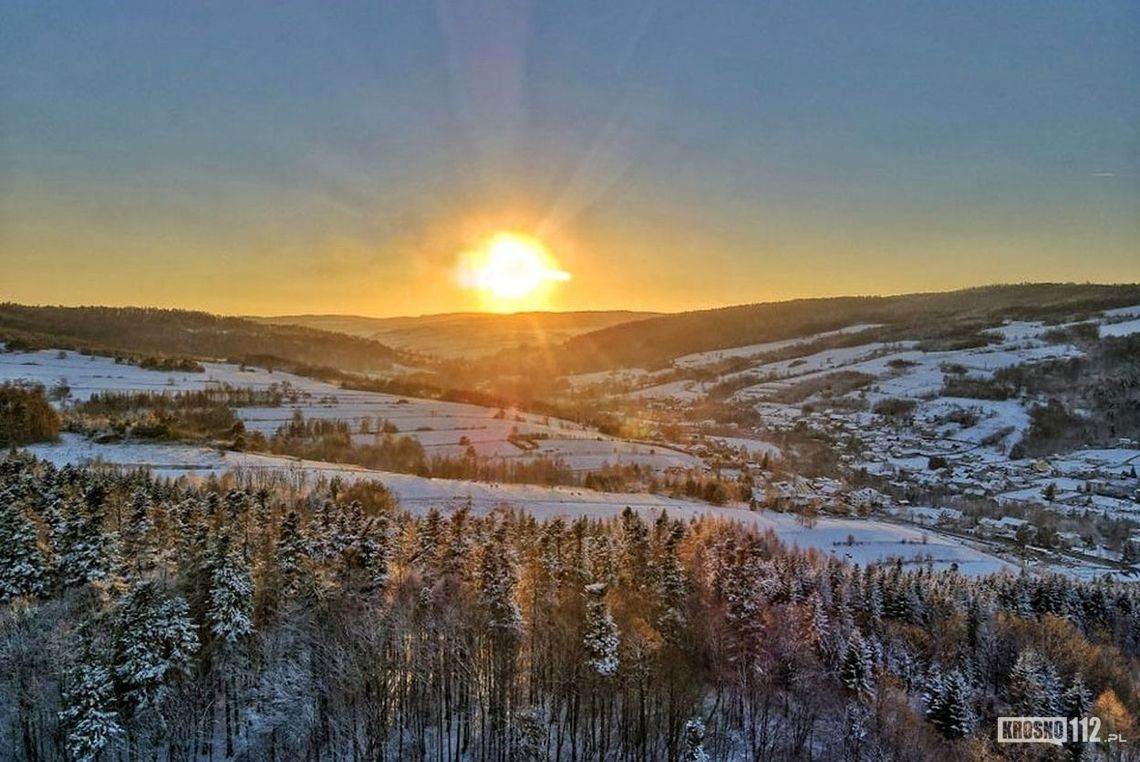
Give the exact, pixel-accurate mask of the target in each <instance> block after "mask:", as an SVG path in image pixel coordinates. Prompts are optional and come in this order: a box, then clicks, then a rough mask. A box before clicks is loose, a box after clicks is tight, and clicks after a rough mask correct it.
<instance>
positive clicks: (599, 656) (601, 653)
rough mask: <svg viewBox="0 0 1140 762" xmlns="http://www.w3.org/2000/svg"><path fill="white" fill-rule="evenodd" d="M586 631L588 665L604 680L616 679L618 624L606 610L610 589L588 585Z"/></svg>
mask: <svg viewBox="0 0 1140 762" xmlns="http://www.w3.org/2000/svg"><path fill="white" fill-rule="evenodd" d="M585 595H586V627H585V630H586V631H585V635H584V636H583V638H582V645H583V647H584V648H585V650H586V664H587V665H588V666H589V667H590V669H591V670H593V671H594V672H595V673H597V674H599V675H601V676H602V677H612V676H613V675H615V674H617V671H618V645H619V644H620V640H619V638H618V629H617V624H615V623H614V619H613V617H612V616H610V611H609V608H608V607H607V606H606V585H605V583H603V582H595V583H593V584H590V585H586V588H585Z"/></svg>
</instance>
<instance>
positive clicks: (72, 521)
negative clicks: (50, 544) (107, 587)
mask: <svg viewBox="0 0 1140 762" xmlns="http://www.w3.org/2000/svg"><path fill="white" fill-rule="evenodd" d="M105 494H106V493H105V491H104V489H103V488H102V487H101V486H99V485H93V486H92V487H91V488H90V489H88V490H87V492H86V494H85V495H84V496H83V498H82V499H79V500H75V501H72V502H71V503H70V504H69V508H70V511H69V512H68V513H67V515H66V518H65V525H64V532H63V537H62V540H61V543H60V545H61V548H60V576H61V582H62V583H63V585H64V586H66V587H72V586H75V585H83V584H86V583H87V582H96V581H99V580H104V579H107V578H108V577H109V576H110V570H111V537H110V536H109V535H108V534H107V531H106V529H105V527H104V522H105V506H104V500H105Z"/></svg>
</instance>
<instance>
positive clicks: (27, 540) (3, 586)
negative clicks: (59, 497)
mask: <svg viewBox="0 0 1140 762" xmlns="http://www.w3.org/2000/svg"><path fill="white" fill-rule="evenodd" d="M45 570H46V563H45V561H44V557H43V553H42V552H41V551H40V548H39V544H38V542H37V537H36V527H35V525H34V524H33V523H32V521H31V519H30V518H28V514H27V512H26V511H25V510H24V507H23V505H22V501H20V500H17V499H16V497H15V495H13V494H12V491H11V490H8V491H6V492H0V603H4V602H5V601H8V600H11V599H12V598H19V597H22V596H25V595H29V596H35V595H39V594H40V593H42V592H43V590H44V572H45Z"/></svg>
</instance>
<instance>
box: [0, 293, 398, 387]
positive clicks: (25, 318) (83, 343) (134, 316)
mask: <svg viewBox="0 0 1140 762" xmlns="http://www.w3.org/2000/svg"><path fill="white" fill-rule="evenodd" d="M0 341H4V342H7V343H14V344H16V345H17V346H22V347H29V348H38V347H53V348H59V347H65V348H72V349H77V350H91V351H94V352H98V353H104V354H115V353H118V354H123V355H126V356H130V357H135V358H137V357H140V356H157V357H159V358H186V357H190V358H195V359H200V360H212V359H225V360H231V361H233V362H249V363H256V364H258V365H273V364H285V365H308V366H333V367H336V368H338V369H341V370H353V371H359V372H364V371H375V370H382V369H384V368H387V367H389V366H391V365H392V363H393V362H394V361H395V360H396V359H397V357H398V353H397V352H396V351H395V350H393V349H392V348H391V347H388V346H385V345H384V344H381V343H380V342H378V341H373V340H371V339H364V338H360V337H357V336H347V335H344V334H340V333H332V332H329V331H319V330H316V329H313V328H305V327H301V326H290V325H263V324H261V323H256V322H254V321H252V320H246V319H244V318H235V317H220V316H217V315H210V314H208V313H205V312H189V311H185V310H161V309H147V308H139V307H123V308H118V307H32V306H25V305H19V304H11V303H4V304H0Z"/></svg>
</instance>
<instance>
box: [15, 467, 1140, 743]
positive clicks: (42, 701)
mask: <svg viewBox="0 0 1140 762" xmlns="http://www.w3.org/2000/svg"><path fill="white" fill-rule="evenodd" d="M239 476H240V475H227V476H225V477H215V478H211V479H209V480H205V481H200V482H190V481H187V480H185V479H183V480H178V481H171V480H159V479H155V478H153V477H151V476H150V475H148V474H147V473H145V472H141V471H139V472H126V471H116V470H110V469H93V468H83V467H76V466H70V465H69V466H64V467H62V468H57V467H54V466H52V465H50V464H48V463H46V462H42V461H38V460H35V459H34V458H32V457H30V456H26V455H20V454H10V455H9V456H8V457H6V458H5V459H4V460H2V461H0V695H2V696H3V698H2V700H0V726H2V732H0V758H3V759H11V760H21V761H28V762H31V761H32V760H57V759H58V760H92V761H93V760H124V761H125V760H204V759H209V760H212V759H218V760H221V759H241V760H332V759H336V760H439V759H446V760H602V759H612V760H708V759H718V760H719V759H727V760H736V759H740V760H748V759H771V760H783V759H804V760H807V759H812V760H862V759H866V760H872V759H873V760H915V759H940V760H987V759H996V758H999V756H1000V755H999V749H997V748H996V745H995V743H994V741H993V737H994V720H995V717H996V716H998V715H1006V714H1008V715H1064V716H1074V717H1081V716H1088V715H1095V716H1097V717H1099V718H1101V720H1102V722H1103V732H1104V733H1105V734H1107V733H1110V732H1115V733H1122V734H1124V735H1126V736H1131V737H1135V732H1136V725H1135V717H1136V713H1137V710H1138V708H1140V592H1138V591H1137V589H1136V588H1135V587H1134V586H1128V585H1124V584H1119V583H1114V582H1110V581H1107V580H1095V581H1085V582H1080V581H1074V580H1071V579H1068V578H1065V577H1061V576H1056V575H1030V574H1020V575H1014V574H1008V573H1006V574H1001V575H996V576H990V577H985V578H969V577H966V576H964V575H962V574H960V573H959V572H958V571H957V570H956V569H954V568H950V569H948V570H944V571H936V570H934V569H931V568H925V567H924V568H903V567H902V566H901V565H897V564H884V565H876V566H867V567H860V566H856V565H852V564H849V563H845V562H842V561H840V560H837V559H834V558H830V557H827V556H824V555H821V554H818V553H816V552H800V551H797V550H794V549H789V548H787V547H784V546H783V545H782V544H781V543H780V542H779V541H778V540H777V539H776V538H775V536H773V535H771V534H760V533H758V532H756V531H755V530H753V529H750V528H747V527H745V526H744V525H742V524H740V523H736V522H729V521H724V520H714V519H711V518H703V519H700V520H693V521H691V522H688V523H683V522H680V521H678V520H676V519H672V518H670V517H669V516H668V515H665V514H664V513H662V514H659V515H646V516H642V515H639V514H638V513H635V512H633V511H631V510H629V509H626V510H625V511H624V512H623V513H622V514H621V515H619V516H613V517H608V518H601V517H597V518H590V517H584V516H583V517H579V518H576V519H569V518H554V519H550V520H547V521H541V522H540V521H537V520H536V519H535V518H533V517H532V516H530V515H528V514H525V513H518V512H514V511H511V510H508V509H500V510H496V511H493V512H490V513H486V514H482V515H479V514H476V513H475V512H473V511H472V510H471V509H470V508H469V507H465V506H446V507H445V506H441V507H440V508H439V509H431V510H429V511H428V512H427V513H426V514H423V515H413V514H411V513H408V512H406V511H403V510H401V509H400V508H399V506H398V505H396V503H395V501H394V500H393V499H392V498H391V496H390V495H389V494H388V493H387V491H386V490H385V489H384V488H383V486H382V485H380V484H377V483H367V482H360V483H353V484H348V483H343V482H340V481H337V480H333V481H321V482H316V483H310V482H307V481H306V480H304V479H295V478H291V477H289V476H269V475H265V474H262V475H259V476H257V477H253V476H250V477H248V478H246V479H244V480H243V479H241V478H239ZM1041 748H1042V747H1035V748H1033V749H1030V750H1029V752H1032V753H1029V752H1027V753H1024V754H1022V756H1021V757H1019V758H1025V759H1080V758H1085V759H1097V758H1113V759H1124V758H1128V757H1127V755H1126V753H1125V750H1126V749H1128V747H1127V746H1119V745H1118V746H1115V747H1111V748H1107V750H1106V747H1103V746H1099V747H1093V746H1088V747H1081V746H1072V747H1068V748H1063V749H1053V748H1051V747H1045V748H1044V750H1043V751H1039V749H1041ZM1106 754H1107V755H1109V756H1108V757H1106V756H1105V755H1106Z"/></svg>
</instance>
